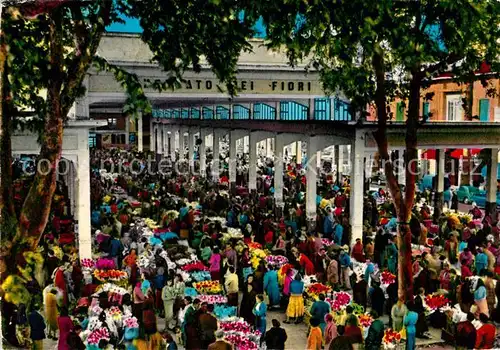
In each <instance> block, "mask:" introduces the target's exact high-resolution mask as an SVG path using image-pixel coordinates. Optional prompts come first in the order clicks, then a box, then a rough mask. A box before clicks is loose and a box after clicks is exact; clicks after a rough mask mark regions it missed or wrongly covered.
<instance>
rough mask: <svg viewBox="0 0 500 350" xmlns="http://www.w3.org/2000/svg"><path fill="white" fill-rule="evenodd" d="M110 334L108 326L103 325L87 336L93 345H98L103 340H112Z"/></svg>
mask: <svg viewBox="0 0 500 350" xmlns="http://www.w3.org/2000/svg"><path fill="white" fill-rule="evenodd" d="M110 338H111V337H110V334H109V331H108V329H107V328H106V327H101V328H98V329H95V330H94V331H92V333H90V334H89V336H88V337H87V342H88V343H89V344H91V345H98V344H99V342H100V341H101V340H107V341H109V340H110Z"/></svg>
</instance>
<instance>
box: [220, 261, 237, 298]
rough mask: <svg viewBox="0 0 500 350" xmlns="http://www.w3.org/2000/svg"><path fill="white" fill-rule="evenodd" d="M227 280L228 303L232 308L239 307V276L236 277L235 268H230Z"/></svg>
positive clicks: (225, 284)
mask: <svg viewBox="0 0 500 350" xmlns="http://www.w3.org/2000/svg"><path fill="white" fill-rule="evenodd" d="M225 279H226V282H225V283H224V286H225V287H226V293H227V303H228V305H230V306H238V291H239V286H238V275H236V273H235V270H234V267H233V266H230V267H229V269H228V272H227V274H226V276H225Z"/></svg>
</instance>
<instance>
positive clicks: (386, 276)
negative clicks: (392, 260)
mask: <svg viewBox="0 0 500 350" xmlns="http://www.w3.org/2000/svg"><path fill="white" fill-rule="evenodd" d="M380 282H381V283H382V284H385V285H390V284H393V283H394V282H396V275H395V274H393V273H391V272H389V271H384V272H382V274H381V276H380Z"/></svg>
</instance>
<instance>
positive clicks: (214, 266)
mask: <svg viewBox="0 0 500 350" xmlns="http://www.w3.org/2000/svg"><path fill="white" fill-rule="evenodd" d="M208 262H209V263H210V277H211V278H212V281H220V277H221V276H220V262H221V256H220V254H219V248H218V247H215V248H214V250H213V254H212V256H211V257H210V260H209V261H208Z"/></svg>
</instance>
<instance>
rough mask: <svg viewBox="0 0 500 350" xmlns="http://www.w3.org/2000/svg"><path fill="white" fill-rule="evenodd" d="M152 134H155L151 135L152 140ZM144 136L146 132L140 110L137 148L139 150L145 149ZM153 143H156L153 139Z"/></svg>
mask: <svg viewBox="0 0 500 350" xmlns="http://www.w3.org/2000/svg"><path fill="white" fill-rule="evenodd" d="M152 136H153V135H151V140H152ZM143 137H144V133H143V130H142V112H139V113H138V115H137V150H138V151H139V152H142V151H143V150H144V143H143V142H144V141H143ZM151 144H154V143H153V142H152V141H151Z"/></svg>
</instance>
